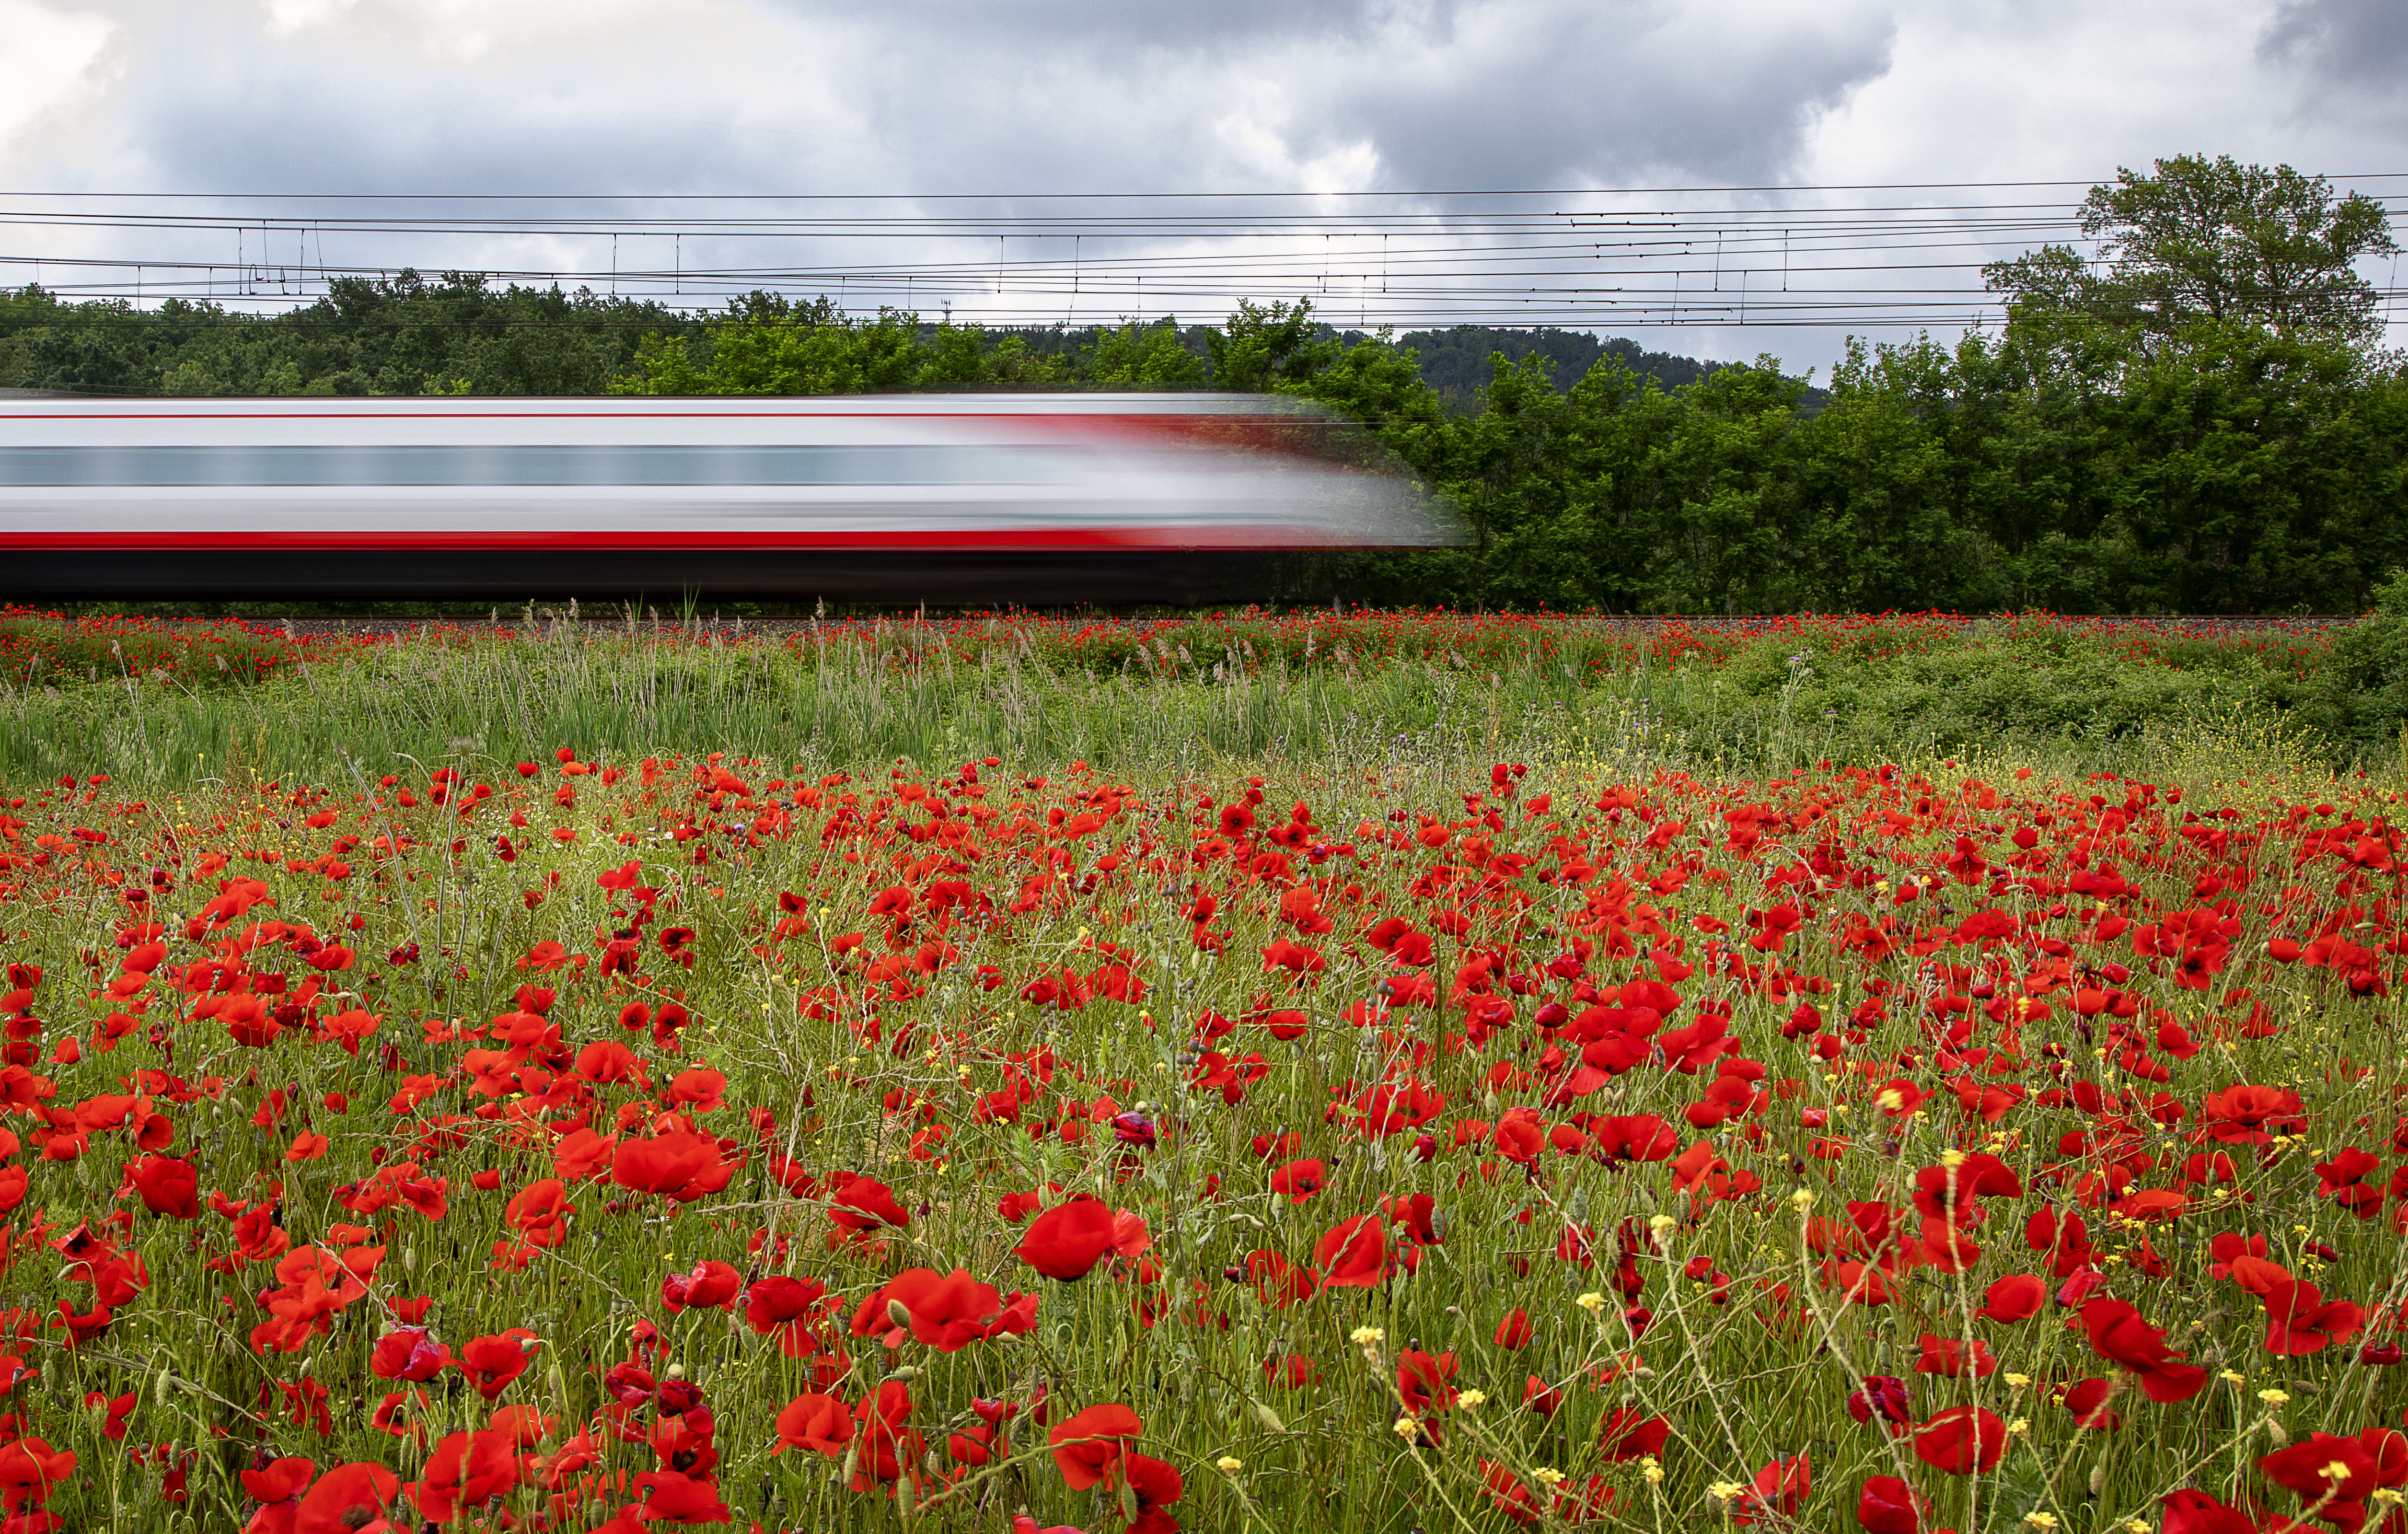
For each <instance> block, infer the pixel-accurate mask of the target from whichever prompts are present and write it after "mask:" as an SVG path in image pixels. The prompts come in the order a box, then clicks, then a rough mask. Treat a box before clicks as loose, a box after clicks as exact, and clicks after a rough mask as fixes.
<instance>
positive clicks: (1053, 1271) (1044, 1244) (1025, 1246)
mask: <svg viewBox="0 0 2408 1534" xmlns="http://www.w3.org/2000/svg"><path fill="white" fill-rule="evenodd" d="M1111 1248H1112V1211H1111V1206H1110V1205H1108V1204H1106V1203H1104V1202H1103V1201H1102V1200H1101V1199H1097V1198H1074V1199H1072V1200H1070V1201H1069V1202H1068V1203H1065V1204H1056V1205H1054V1207H1053V1208H1052V1209H1049V1210H1047V1211H1045V1212H1044V1213H1042V1214H1039V1216H1037V1218H1036V1219H1034V1220H1032V1221H1030V1222H1029V1226H1028V1234H1027V1235H1025V1236H1024V1237H1022V1238H1021V1240H1020V1245H1019V1246H1017V1247H1016V1248H1014V1249H1013V1250H1014V1251H1015V1252H1017V1253H1018V1254H1019V1256H1020V1260H1021V1261H1023V1262H1025V1263H1026V1264H1028V1266H1029V1267H1031V1268H1034V1269H1037V1270H1038V1271H1039V1272H1040V1273H1042V1274H1044V1275H1045V1276H1046V1277H1047V1278H1050V1279H1059V1280H1062V1281H1063V1282H1065V1283H1070V1282H1075V1281H1076V1280H1079V1279H1082V1278H1085V1277H1086V1276H1087V1274H1088V1273H1089V1272H1090V1271H1091V1270H1093V1269H1094V1268H1095V1266H1096V1264H1097V1263H1098V1262H1100V1261H1102V1260H1103V1255H1104V1254H1105V1253H1107V1252H1109V1251H1111Z"/></svg>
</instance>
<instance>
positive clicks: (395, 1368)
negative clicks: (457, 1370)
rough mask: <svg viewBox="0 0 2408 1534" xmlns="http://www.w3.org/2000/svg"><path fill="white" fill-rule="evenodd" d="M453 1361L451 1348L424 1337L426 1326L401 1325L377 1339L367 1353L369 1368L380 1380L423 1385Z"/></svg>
mask: <svg viewBox="0 0 2408 1534" xmlns="http://www.w3.org/2000/svg"><path fill="white" fill-rule="evenodd" d="M451 1362H452V1350H451V1349H450V1348H447V1347H445V1346H443V1345H442V1344H441V1343H439V1342H437V1341H436V1340H434V1339H433V1338H431V1337H429V1336H427V1335H426V1328H425V1327H423V1326H401V1327H396V1328H395V1329H394V1330H392V1331H389V1332H387V1333H385V1334H384V1335H383V1336H382V1337H380V1338H378V1339H377V1340H376V1346H375V1347H374V1348H372V1349H370V1350H369V1352H368V1371H369V1372H370V1373H372V1374H374V1375H375V1376H376V1377H377V1378H378V1379H380V1380H409V1381H410V1382H411V1383H417V1384H423V1383H426V1382H427V1381H428V1380H431V1379H433V1378H435V1376H436V1375H437V1374H439V1373H441V1372H442V1371H443V1369H444V1367H445V1366H446V1365H448V1364H450V1363H451Z"/></svg>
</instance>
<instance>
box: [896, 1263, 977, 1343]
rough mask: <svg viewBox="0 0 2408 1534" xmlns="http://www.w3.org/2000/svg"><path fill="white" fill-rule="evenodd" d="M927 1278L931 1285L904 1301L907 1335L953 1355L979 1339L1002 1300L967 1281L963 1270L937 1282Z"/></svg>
mask: <svg viewBox="0 0 2408 1534" xmlns="http://www.w3.org/2000/svg"><path fill="white" fill-rule="evenodd" d="M922 1270H923V1271H925V1269H922ZM929 1276H930V1278H931V1279H932V1280H934V1282H932V1283H926V1284H924V1285H922V1286H920V1287H919V1288H918V1290H917V1292H915V1293H914V1294H913V1295H912V1296H911V1297H910V1298H909V1299H908V1300H906V1301H904V1304H905V1306H906V1308H907V1309H908V1310H910V1312H911V1335H912V1336H913V1337H914V1338H916V1339H917V1340H920V1341H921V1342H924V1343H925V1344H926V1345H928V1346H929V1347H932V1348H935V1349H936V1350H937V1351H938V1352H939V1353H957V1352H959V1351H960V1350H961V1349H963V1348H965V1347H967V1346H968V1345H969V1344H970V1343H972V1342H976V1341H979V1340H982V1339H983V1338H984V1337H985V1336H986V1335H987V1324H988V1323H989V1322H991V1321H993V1320H994V1319H995V1316H996V1312H997V1311H998V1310H1000V1309H1001V1308H1002V1303H1003V1301H1002V1297H1001V1296H999V1295H997V1294H996V1291H995V1289H994V1287H993V1286H992V1285H989V1284H985V1283H980V1282H979V1281H978V1280H976V1279H974V1278H972V1277H970V1274H969V1269H966V1268H956V1269H953V1271H952V1272H950V1273H948V1274H946V1275H944V1276H943V1277H941V1278H938V1277H937V1276H936V1275H935V1274H933V1273H931V1274H930V1275H929ZM889 1287H890V1289H891V1288H892V1285H890V1286H889Z"/></svg>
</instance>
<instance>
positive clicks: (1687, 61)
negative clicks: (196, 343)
mask: <svg viewBox="0 0 2408 1534" xmlns="http://www.w3.org/2000/svg"><path fill="white" fill-rule="evenodd" d="M0 38H6V39H7V43H6V46H5V47H0V188H6V189H7V191H8V192H10V193H13V194H32V193H57V192H65V191H108V192H130V191H141V192H176V193H210V194H250V193H271V192H321V193H353V192H385V193H442V194H462V193H494V194H531V193H551V194H566V193H578V194H646V193H664V192H679V193H748V194H760V193H814V194H818V193H890V194H891V193H910V194H949V193H950V194H964V193H973V194H986V193H1021V194H1026V193H1046V192H1173V191H1175V192H1197V191H1209V192H1270V191H1316V192H1326V191H1402V192H1412V191H1429V190H1439V189H1446V190H1474V191H1476V190H1489V189H1505V188H1524V187H1575V186H1629V185H1648V186H1670V187H1704V186H1781V185H1804V186H1812V185H1828V184H1836V183H1861V182H1959V181H2009V180H2056V179H2076V180H2088V179H2103V178H2106V177H2109V176H2112V174H2113V173H2114V170H2115V168H2116V167H2117V166H2118V165H2146V163H2147V162H2148V161H2149V160H2151V159H2152V158H2153V157H2156V156H2159V155H2168V154H2173V153H2178V152H2184V151H2204V152H2211V153H2230V154H2233V155H2235V156H2238V157H2240V158H2243V159H2244V160H2257V161H2264V162H2269V163H2271V162H2275V161H2284V162H2288V163H2291V164H2294V165H2298V166H2299V167H2300V168H2301V169H2303V170H2311V171H2316V172H2323V173H2329V174H2332V175H2334V176H2336V177H2337V178H2338V177H2347V176H2352V175H2358V174H2372V173H2379V172H2387V171H2408V5H2403V4H2401V3H2399V0H2164V3H2158V0H2126V3H2116V0H1944V3H1926V4H1919V5H1913V6H1908V5H1897V4H1881V3H1874V0H1824V3H1822V4H1817V5H1813V6H1801V5H1798V4H1796V3H1794V0H1719V3H1713V4H1678V3H1671V0H1421V3H1415V0H1395V3H1386V0H1220V3H1218V4H1209V5H1197V4H1194V3H1192V0H1182V3H1177V4H1165V3H1155V0H1021V3H1012V0H1001V3H997V0H975V3H973V0H926V3H918V4H913V3H910V0H903V3H896V4H889V5H885V6H882V7H866V6H860V5H843V6H839V5H834V4H823V3H819V0H678V3H674V4H672V3H667V0H575V3H573V4H572V3H569V0H502V3H496V0H473V3H472V0H409V3H405V0H252V3H241V0H172V3H171V0H116V3H108V0H0ZM2364 184H2366V185H2367V186H2368V187H2369V189H2370V190H2382V189H2385V188H2386V183H2375V182H2369V183H2364ZM2388 186H2389V187H2390V188H2394V189H2397V190H2400V191H2403V192H2408V182H2401V183H2388ZM1994 195H1995V194H1994ZM2051 195H2062V196H2066V197H2068V198H2069V200H2070V198H2071V195H2072V194H2051ZM1759 200H1769V201H1778V196H1777V194H1767V195H1765V196H1762V197H1760V198H1759ZM11 238H13V239H16V240H17V241H19V244H18V248H17V251H15V252H10V253H19V254H22V253H25V252H27V251H32V252H33V253H36V254H45V255H50V256H64V255H68V254H73V253H78V252H80V253H84V254H92V253H95V252H104V251H106V252H114V253H120V254H129V255H131V254H140V253H145V252H150V253H153V254H154V256H155V255H158V254H163V253H165V251H167V249H168V247H169V245H170V244H171V243H172V241H171V240H170V239H169V238H168V237H165V236H160V235H156V234H150V235H136V234H132V233H127V232H122V231H120V232H114V233H106V234H90V235H81V236H64V235H59V234H55V233H45V234H34V233H30V232H21V233H20V234H18V235H16V236H12V237H11ZM351 238H353V239H359V238H361V237H357V236H353V237H351ZM988 248H989V249H990V250H991V249H992V242H990V243H989V247H988ZM396 251H398V246H397V245H396ZM471 254H472V255H473V256H475V257H478V258H481V259H482V260H484V261H485V262H486V263H488V264H490V265H494V266H497V267H498V266H523V267H531V268H532V267H559V268H564V269H579V268H581V267H582V268H583V269H588V270H592V269H596V268H595V263H596V261H597V260H598V259H599V258H598V257H597V256H596V255H595V247H594V245H593V242H591V241H585V242H574V241H554V242H545V241H541V240H529V239H519V240H516V241H514V242H513V241H496V242H494V243H493V244H491V245H490V246H489V247H486V248H482V249H480V250H479V251H474V252H471ZM386 255H387V252H384V251H350V252H338V253H337V256H336V257H335V258H334V259H336V260H337V262H349V263H354V264H357V263H366V264H367V265H384V264H388V263H387V260H386ZM402 258H405V257H404V256H401V255H396V256H395V258H394V259H393V260H392V261H391V263H390V264H394V265H398V264H399V260H400V259H402ZM212 259H215V257H212ZM680 259H684V257H683V255H682V253H681V257H680ZM697 259H700V257H699V256H697ZM9 272H13V273H14V275H5V274H6V273H9ZM2375 275H2377V276H2381V275H2382V274H2375ZM22 280H25V273H24V271H23V269H22V267H19V268H0V282H15V281H22ZM1082 317H1083V316H1082ZM1189 317H1191V318H1211V316H1203V315H1193V314H1191V315H1190V316H1189ZM1608 328H1609V329H1610V330H1611V331H1613V332H1621V333H1628V334H1633V335H1636V336H1638V337H1640V338H1641V340H1643V341H1645V342H1646V343H1647V344H1649V345H1655V346H1663V347H1667V348H1669V349H1672V350H1680V351H1696V352H1702V353H1705V354H1709V355H1722V356H1738V355H1748V354H1753V353H1755V352H1756V351H1760V350H1772V351H1779V352H1782V353H1784V354H1785V355H1786V356H1787V357H1788V359H1789V360H1790V361H1791V362H1792V363H1793V364H1795V365H1798V366H1807V365H1820V366H1828V362H1829V360H1830V356H1831V354H1832V353H1833V352H1834V351H1835V350H1836V345H1837V337H1836V335H1833V334H1828V333H1824V332H1813V331H1796V330H1792V331H1785V332H1783V331H1772V330H1758V331H1754V332H1749V331H1742V329H1740V328H1739V327H1737V326H1736V325H1716V326H1708V327H1702V328H1696V329H1690V330H1685V331H1681V332H1673V331H1670V330H1669V329H1663V328H1656V329H1652V330H1650V329H1643V328H1641V327H1637V326H1632V325H1623V324H1617V325H1613V326H1610V327H1608Z"/></svg>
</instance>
